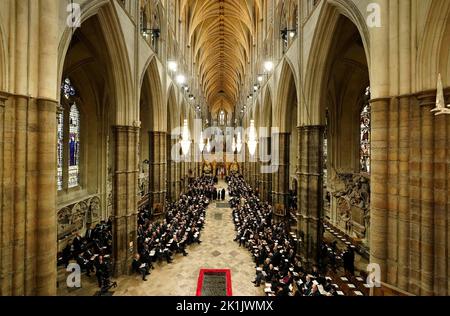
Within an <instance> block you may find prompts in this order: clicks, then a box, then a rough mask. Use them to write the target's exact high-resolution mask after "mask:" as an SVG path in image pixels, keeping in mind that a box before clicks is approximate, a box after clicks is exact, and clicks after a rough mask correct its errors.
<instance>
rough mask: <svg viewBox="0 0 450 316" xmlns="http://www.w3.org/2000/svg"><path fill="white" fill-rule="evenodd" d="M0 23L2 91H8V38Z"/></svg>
mask: <svg viewBox="0 0 450 316" xmlns="http://www.w3.org/2000/svg"><path fill="white" fill-rule="evenodd" d="M4 35H5V34H4V32H3V27H2V25H1V23H0V91H6V90H7V87H8V69H9V67H8V64H7V61H8V58H7V49H6V37H5V36H4Z"/></svg>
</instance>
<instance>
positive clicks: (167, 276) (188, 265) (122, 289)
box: [58, 180, 264, 296]
mask: <svg viewBox="0 0 450 316" xmlns="http://www.w3.org/2000/svg"><path fill="white" fill-rule="evenodd" d="M216 187H217V188H227V185H226V183H225V182H224V181H223V180H220V181H219V183H218V185H217V186H216ZM228 201H229V196H228V193H227V194H226V198H225V200H224V201H211V202H210V204H209V206H208V208H207V210H206V217H205V226H204V230H203V231H202V233H201V240H202V243H201V244H193V245H190V246H188V247H187V248H186V251H187V252H188V255H187V256H183V255H182V254H176V255H174V256H173V263H172V264H167V263H166V262H165V261H161V262H158V263H154V267H155V269H154V270H152V271H151V274H150V275H149V276H148V277H147V279H148V281H147V282H144V281H142V277H141V276H140V275H138V274H133V275H132V276H126V275H124V276H120V277H119V278H117V279H114V280H115V281H117V283H118V287H117V288H116V289H112V290H111V291H110V293H112V294H113V295H114V296H130V295H131V296H194V295H195V293H196V289H197V282H198V277H199V271H200V269H204V268H206V269H230V270H231V281H232V289H233V296H261V295H264V291H263V290H262V289H261V288H256V287H254V285H253V283H251V281H252V280H253V278H254V274H255V267H254V266H255V264H254V262H253V259H252V255H251V254H250V253H249V252H248V251H247V250H246V249H245V248H242V247H239V244H238V243H236V242H234V241H233V239H234V238H235V235H236V232H235V227H234V223H233V219H232V211H231V208H230V207H229V206H228ZM66 277H67V273H66V272H65V271H64V269H60V270H59V280H60V282H65V278H66ZM98 290H99V289H98V286H97V281H96V278H95V276H91V277H90V278H88V277H87V276H86V274H85V273H84V274H83V275H82V287H81V288H80V289H67V287H65V286H62V287H60V288H59V289H58V295H62V296H72V295H74V296H80V295H82V296H92V295H95V294H96V293H97V292H98Z"/></svg>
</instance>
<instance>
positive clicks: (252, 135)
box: [247, 120, 258, 157]
mask: <svg viewBox="0 0 450 316" xmlns="http://www.w3.org/2000/svg"><path fill="white" fill-rule="evenodd" d="M247 145H248V151H249V153H250V155H251V156H252V157H253V156H254V155H255V152H256V146H257V145H258V141H257V135H256V128H255V121H254V120H251V121H250V131H249V134H248V142H247Z"/></svg>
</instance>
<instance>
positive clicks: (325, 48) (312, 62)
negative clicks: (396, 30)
mask: <svg viewBox="0 0 450 316" xmlns="http://www.w3.org/2000/svg"><path fill="white" fill-rule="evenodd" d="M323 3H324V4H323V7H322V8H321V12H320V16H319V19H318V21H319V23H318V26H317V28H316V29H315V31H314V35H313V40H312V44H311V50H310V53H309V56H308V59H307V65H306V72H305V74H306V75H305V82H304V87H303V91H304V93H305V94H304V95H305V97H304V98H302V102H307V103H306V104H305V108H307V111H308V113H307V114H306V113H305V115H303V116H302V117H301V122H300V123H301V124H304V125H315V124H323V123H324V121H325V115H324V109H323V101H324V100H323V93H322V91H324V85H325V84H326V83H325V82H324V78H325V76H326V73H327V69H328V67H329V63H328V61H329V59H330V58H329V54H330V47H331V45H332V43H333V39H334V35H335V31H336V29H337V27H338V23H339V20H340V17H341V16H345V17H346V18H348V19H349V20H350V21H351V22H352V23H353V24H354V25H355V27H356V28H357V29H358V32H359V35H360V36H361V40H362V45H363V47H364V51H365V55H366V59H367V64H368V65H370V34H369V30H368V27H367V24H366V22H365V18H364V16H363V15H362V13H361V12H360V11H359V9H358V8H357V7H356V5H355V4H354V3H353V2H351V1H346V0H329V1H324V2H323ZM369 75H370V74H369Z"/></svg>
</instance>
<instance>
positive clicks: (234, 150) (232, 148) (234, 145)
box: [231, 136, 237, 153]
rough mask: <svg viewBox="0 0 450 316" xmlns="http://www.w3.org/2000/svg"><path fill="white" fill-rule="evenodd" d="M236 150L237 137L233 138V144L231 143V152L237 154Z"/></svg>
mask: <svg viewBox="0 0 450 316" xmlns="http://www.w3.org/2000/svg"><path fill="white" fill-rule="evenodd" d="M236 148H237V145H236V137H234V136H233V142H232V143H231V150H232V151H233V153H234V152H236Z"/></svg>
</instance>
